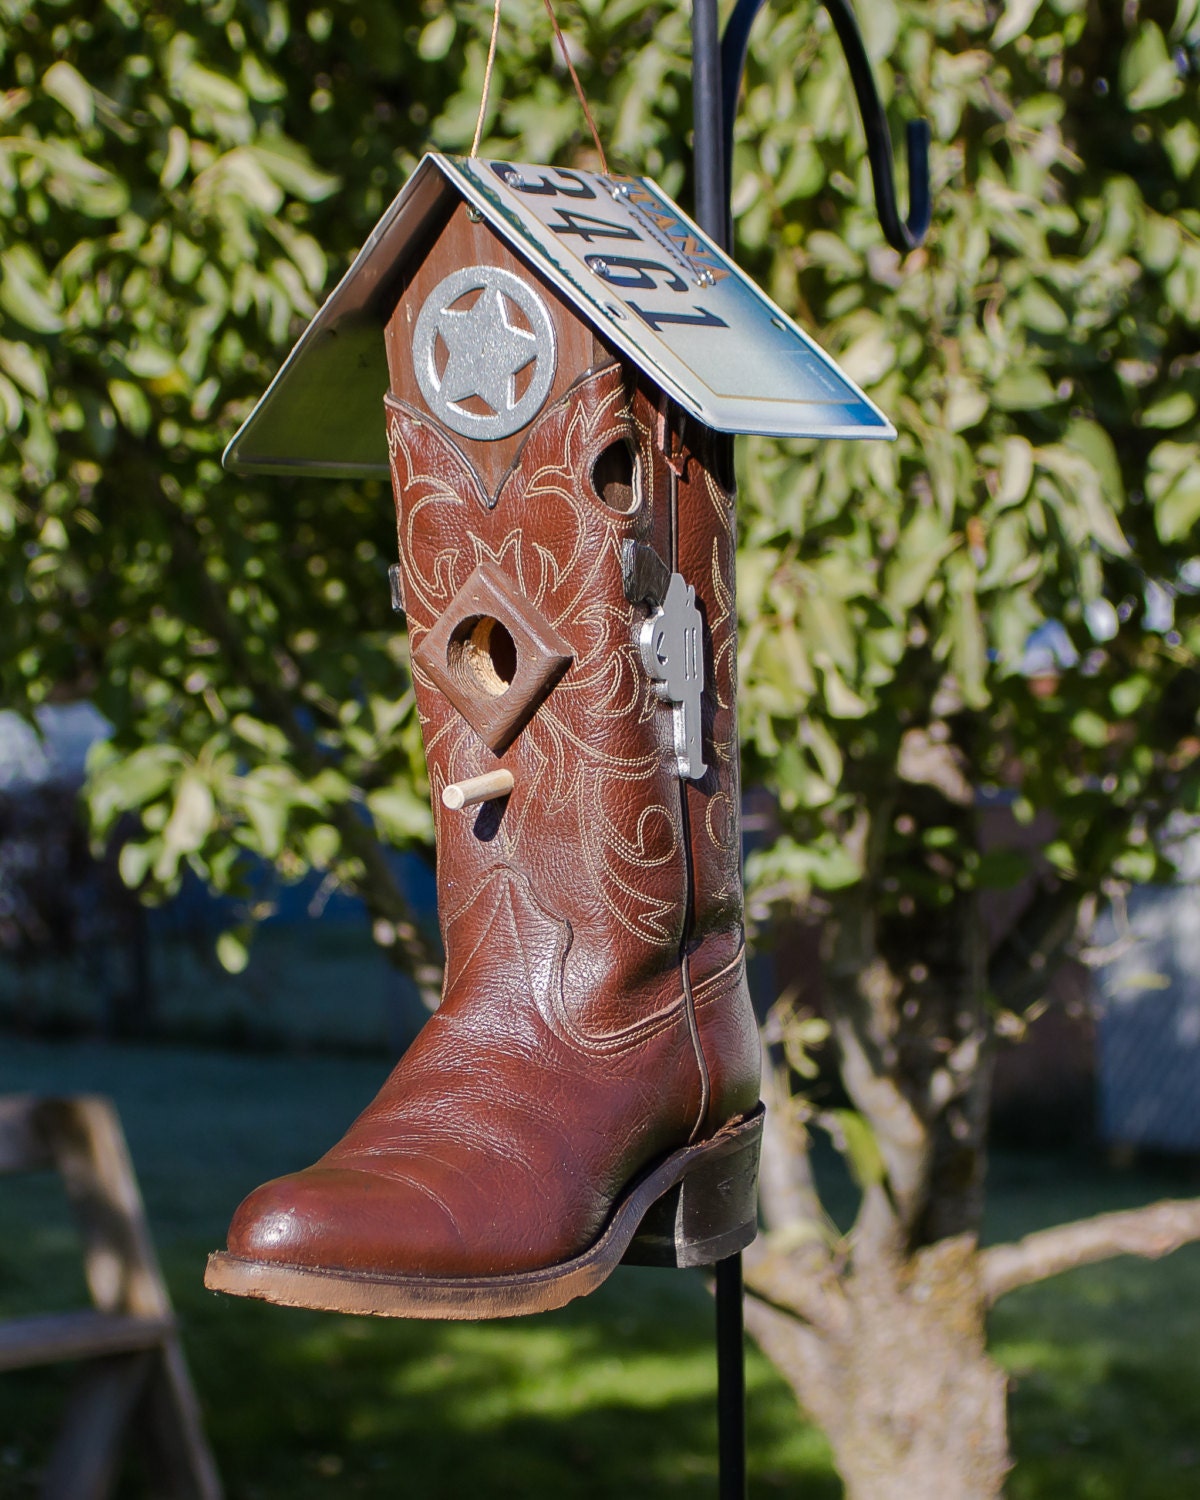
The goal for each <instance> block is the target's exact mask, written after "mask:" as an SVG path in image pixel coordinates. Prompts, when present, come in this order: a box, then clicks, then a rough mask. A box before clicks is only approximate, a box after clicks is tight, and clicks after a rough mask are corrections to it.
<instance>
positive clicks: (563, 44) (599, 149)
mask: <svg viewBox="0 0 1200 1500" xmlns="http://www.w3.org/2000/svg"><path fill="white" fill-rule="evenodd" d="M544 4H545V6H546V14H547V15H548V16H549V17H550V24H551V26H553V27H554V35H555V36H556V37H557V38H558V50H559V51H560V52H561V53H562V59H563V62H565V63H566V65H567V72H568V73H570V75H571V82H572V83H573V84H574V85H575V93H576V95H577V96H578V99H579V104H580V107H581V108H582V110H583V118H584V119H585V120H586V121H587V123H588V129H589V130H590V131H591V132H592V140H593V141H595V143H596V155H597V156H598V157H599V158H600V170H601V172H603V174H604V175H605V177H607V176H608V157H607V156H605V154H604V147H603V146H602V145H601V144H600V132H599V131H598V130H597V129H596V122H595V120H593V119H592V112H591V110H590V109H589V108H588V102H587V98H586V97H585V95H584V92H583V85H582V84H581V83H580V81H579V74H578V73H576V71H575V64H574V63H573V62H572V61H571V54H570V52H569V51H568V50H567V39H566V37H565V36H563V34H562V27H561V26H560V25H559V24H558V17H557V16H556V15H555V13H554V0H544Z"/></svg>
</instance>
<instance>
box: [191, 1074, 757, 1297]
mask: <svg viewBox="0 0 1200 1500" xmlns="http://www.w3.org/2000/svg"><path fill="white" fill-rule="evenodd" d="M762 1127H763V1106H762V1105H761V1104H760V1105H758V1107H757V1108H756V1109H755V1110H754V1112H753V1113H752V1114H750V1115H748V1116H747V1117H746V1118H745V1119H743V1120H740V1121H737V1122H735V1123H733V1124H730V1125H727V1126H725V1127H724V1129H722V1130H721V1131H720V1132H719V1133H718V1134H717V1135H715V1136H713V1137H712V1138H711V1139H710V1140H707V1141H703V1142H701V1143H700V1144H698V1145H695V1146H685V1147H684V1148H683V1150H681V1151H676V1152H674V1153H673V1154H672V1155H670V1156H668V1157H667V1158H666V1160H665V1161H662V1162H660V1163H659V1164H658V1166H656V1167H654V1168H652V1169H650V1170H649V1171H647V1172H645V1173H643V1174H642V1175H641V1177H639V1178H637V1179H635V1181H634V1182H633V1183H632V1184H631V1185H630V1186H629V1187H628V1188H627V1189H626V1191H625V1192H624V1194H623V1195H622V1197H621V1198H620V1200H619V1201H618V1203H617V1205H616V1207H615V1209H614V1210H613V1214H612V1217H611V1218H610V1220H609V1222H608V1227H607V1228H606V1229H605V1230H604V1233H603V1234H602V1235H601V1236H600V1238H599V1239H598V1240H597V1241H596V1242H595V1244H593V1245H592V1246H590V1248H589V1249H587V1250H585V1251H584V1252H583V1253H582V1254H581V1255H577V1256H574V1257H573V1258H572V1259H571V1260H567V1261H562V1262H561V1263H560V1264H559V1265H556V1266H546V1267H544V1268H543V1269H541V1270H537V1271H517V1272H514V1273H513V1274H511V1275H508V1276H479V1277H469V1276H462V1277H459V1276H392V1275H387V1274H385V1273H381V1272H368V1271H336V1270H315V1269H312V1268H310V1267H305V1266H286V1265H275V1264H272V1263H271V1262H269V1261H256V1260H246V1259H244V1258H243V1257H241V1256H237V1255H231V1254H229V1252H228V1251H226V1250H219V1251H217V1252H216V1253H215V1254H213V1255H210V1256H209V1258H208V1266H207V1268H206V1270H205V1273H204V1285H205V1286H206V1287H208V1289H209V1290H210V1291H213V1292H227V1293H228V1294H230V1295H231V1296H234V1297H257V1298H259V1299H260V1300H262V1301H264V1302H274V1303H277V1304H278V1305H279V1306H281V1307H307V1308H312V1309H314V1310H316V1311H320V1312H340V1313H358V1314H370V1315H373V1316H375V1317H382V1318H447V1319H450V1318H516V1317H522V1316H525V1315H526V1314H529V1313H539V1312H549V1311H550V1310H551V1309H552V1308H555V1307H562V1306H564V1305H565V1304H566V1303H568V1302H571V1301H573V1300H574V1299H575V1298H576V1297H586V1296H587V1295H588V1293H589V1292H594V1291H595V1290H596V1288H597V1287H598V1286H599V1285H600V1283H601V1282H603V1281H606V1280H607V1279H608V1277H609V1276H611V1275H612V1273H613V1271H615V1270H616V1268H617V1266H618V1265H620V1264H621V1262H622V1261H625V1262H626V1263H627V1264H630V1265H652V1266H674V1267H683V1266H706V1265H712V1264H713V1263H714V1262H716V1261H718V1260H724V1259H725V1258H726V1257H727V1256H730V1255H736V1254H737V1253H738V1252H739V1251H741V1250H744V1249H745V1248H746V1246H747V1245H749V1244H750V1243H751V1241H752V1240H753V1239H754V1237H755V1235H756V1234H757V1233H758V1220H757V1201H758V1158H759V1152H760V1149H761V1145H762Z"/></svg>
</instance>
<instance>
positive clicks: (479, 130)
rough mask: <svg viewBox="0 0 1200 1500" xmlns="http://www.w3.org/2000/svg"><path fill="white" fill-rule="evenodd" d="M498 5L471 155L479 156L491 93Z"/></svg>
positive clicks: (498, 26)
mask: <svg viewBox="0 0 1200 1500" xmlns="http://www.w3.org/2000/svg"><path fill="white" fill-rule="evenodd" d="M500 5H501V0H496V8H495V10H493V11H492V39H491V41H490V42H489V43H488V55H487V67H486V68H484V70H483V97H482V98H481V99H480V101H479V118H478V119H477V120H476V121H475V139H474V140H473V141H472V142H471V155H472V156H478V155H479V142H480V139H481V138H482V136H483V117H484V115H486V114H487V107H488V95H489V94H490V93H491V91H492V69H493V68H494V67H495V66H496V38H497V37H498V36H499V35H500Z"/></svg>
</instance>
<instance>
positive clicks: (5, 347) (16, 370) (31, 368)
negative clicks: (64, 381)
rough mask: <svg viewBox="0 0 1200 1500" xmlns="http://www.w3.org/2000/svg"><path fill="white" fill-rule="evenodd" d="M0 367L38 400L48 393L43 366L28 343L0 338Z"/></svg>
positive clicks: (43, 399) (41, 399)
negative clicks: (18, 342) (17, 342)
mask: <svg viewBox="0 0 1200 1500" xmlns="http://www.w3.org/2000/svg"><path fill="white" fill-rule="evenodd" d="M0 369H3V370H5V371H6V372H7V373H8V374H9V375H11V376H12V378H13V379H14V380H15V381H16V383H17V384H18V385H20V386H23V387H24V389H25V390H27V391H28V392H29V394H30V395H31V396H35V397H36V398H37V399H38V400H39V401H45V399H46V397H47V396H48V395H49V387H48V385H47V383H46V370H45V367H44V366H43V364H42V362H41V360H40V359H38V357H37V355H36V354H35V353H34V352H33V350H32V349H31V348H30V347H29V345H28V344H10V343H8V342H7V341H6V340H4V339H0Z"/></svg>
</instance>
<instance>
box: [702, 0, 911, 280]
mask: <svg viewBox="0 0 1200 1500" xmlns="http://www.w3.org/2000/svg"><path fill="white" fill-rule="evenodd" d="M821 3H822V4H823V5H824V6H825V9H826V10H827V11H828V12H829V16H830V19H831V20H832V21H833V25H834V29H835V30H836V32H837V34H838V39H839V40H840V42H841V44H842V51H843V52H844V53H845V54H846V62H847V64H848V65H849V68H850V79H851V82H852V83H853V84H854V93H855V96H856V97H857V99H858V108H859V113H860V114H861V115H862V122H863V128H864V130H865V131H866V135H867V158H868V160H869V161H870V163H871V178H872V181H873V182H874V185H875V208H876V211H877V212H878V214H879V223H880V226H881V227H882V229H883V233H884V237H885V239H886V240H887V242H888V244H889V245H891V246H892V247H893V249H895V250H898V251H900V253H901V254H902V255H903V254H905V253H906V252H907V251H909V250H915V249H916V248H917V246H918V245H920V244H921V243H922V242H923V241H924V239H925V236H926V234H927V233H928V231H929V221H930V217H931V215H932V212H933V204H932V198H931V195H930V190H929V121H928V120H913V121H911V122H910V124H909V126H908V132H907V145H908V197H909V206H908V217H907V219H902V218H901V217H900V210H899V208H898V207H897V204H896V175H895V166H894V156H893V152H892V134H891V131H890V130H889V129H888V122H887V115H886V113H885V112H884V108H883V102H882V101H881V99H880V97H879V90H878V89H877V88H876V87H875V75H874V74H873V73H872V71H871V62H870V59H869V58H868V57H867V49H866V47H865V46H864V45H863V39H862V33H861V32H860V31H859V29H858V21H857V19H856V17H855V15H854V8H853V6H852V5H851V0H821ZM764 4H765V0H737V4H736V5H735V7H734V10H733V14H732V15H731V16H730V18H729V24H728V25H727V26H726V28H725V35H724V36H723V37H721V38H720V40H719V41H718V40H717V16H716V0H694V5H693V10H692V28H693V30H692V46H693V58H694V69H695V72H694V89H695V118H696V135H695V141H696V214H697V218H698V219H699V221H700V224H701V226H702V227H703V228H704V229H705V230H706V231H707V232H708V233H709V234H712V235H714V237H715V238H717V239H718V241H719V242H720V243H721V244H723V245H725V246H726V247H727V246H728V243H729V238H730V236H729V196H730V190H731V186H732V184H731V181H730V177H731V171H732V161H733V117H734V115H735V114H736V112H737V101H738V93H739V91H740V89H741V85H742V71H743V69H744V68H745V65H746V48H747V45H748V44H749V41H750V28H751V27H752V26H753V25H754V21H755V18H756V16H757V15H758V13H759V11H760V10H761V9H762V7H763V5H764ZM718 73H719V75H720V76H719V86H718V78H717V75H718Z"/></svg>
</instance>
